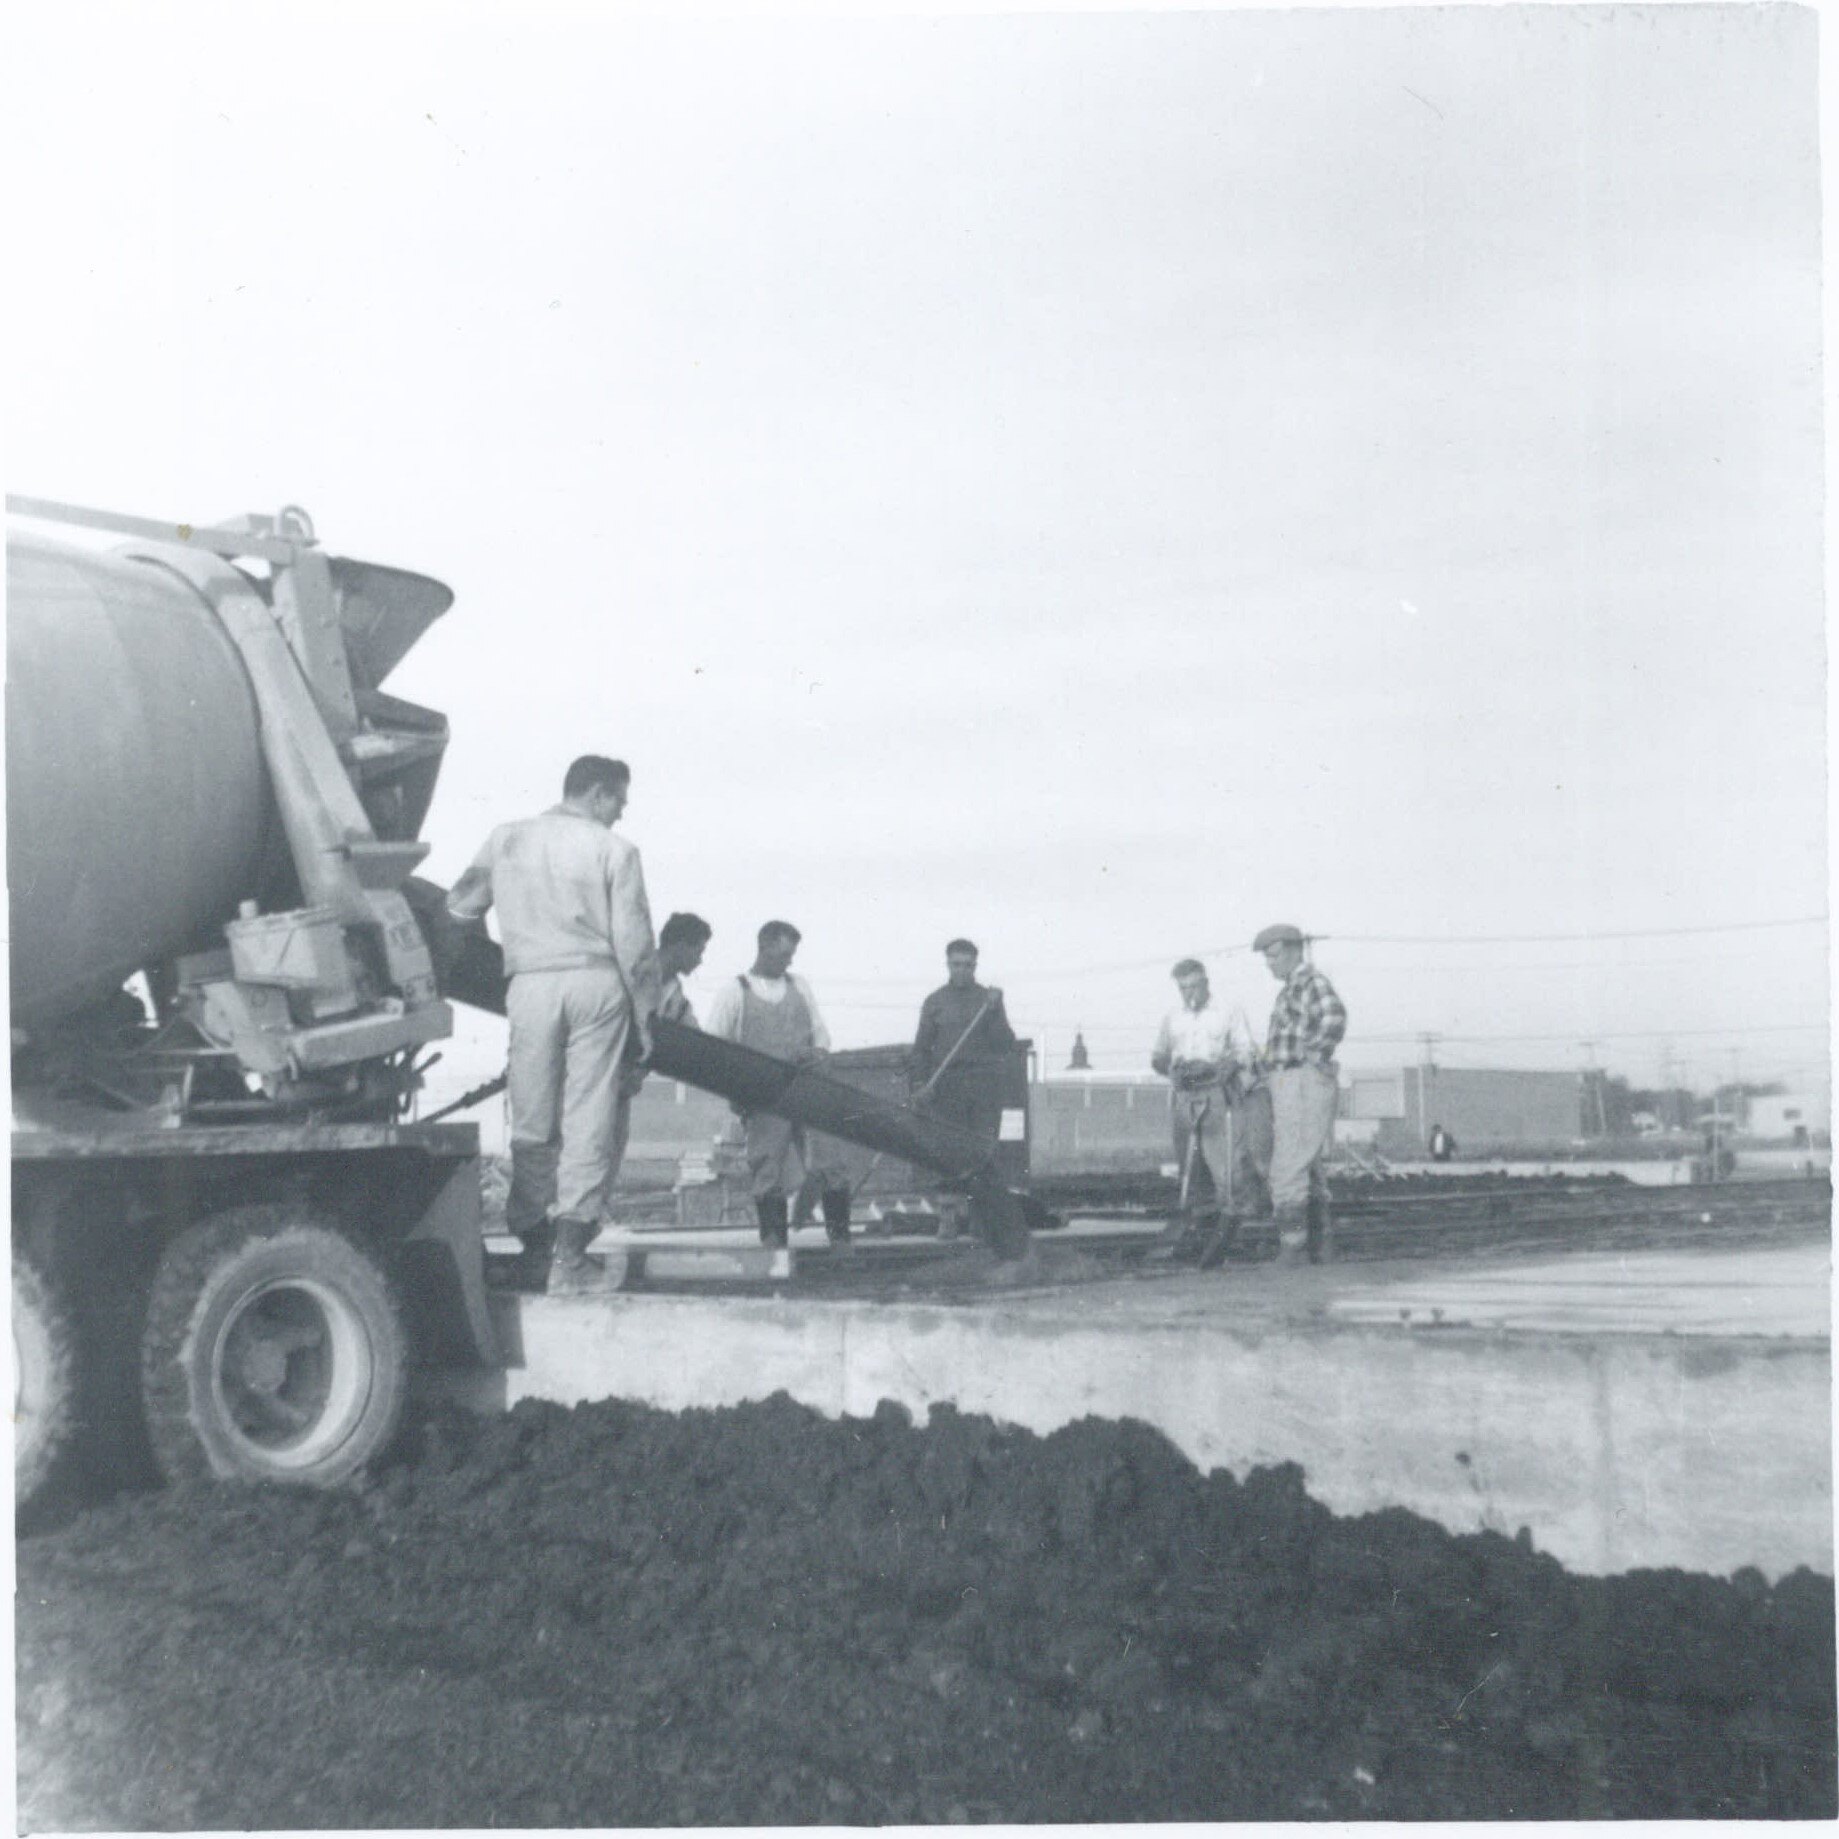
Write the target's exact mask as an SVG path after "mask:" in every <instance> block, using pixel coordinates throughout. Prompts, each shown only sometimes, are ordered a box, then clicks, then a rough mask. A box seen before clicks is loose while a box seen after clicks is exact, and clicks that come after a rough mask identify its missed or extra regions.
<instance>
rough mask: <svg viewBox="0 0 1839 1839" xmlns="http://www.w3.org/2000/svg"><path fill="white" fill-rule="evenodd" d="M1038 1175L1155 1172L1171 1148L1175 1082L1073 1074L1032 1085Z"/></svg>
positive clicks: (1031, 1111)
mask: <svg viewBox="0 0 1839 1839" xmlns="http://www.w3.org/2000/svg"><path fill="white" fill-rule="evenodd" d="M1028 1109H1029V1120H1028V1124H1029V1132H1030V1135H1031V1136H1032V1139H1033V1142H1032V1146H1031V1154H1030V1159H1029V1163H1030V1167H1031V1168H1032V1169H1033V1171H1034V1173H1035V1174H1037V1175H1057V1174H1071V1173H1074V1172H1078V1173H1081V1174H1091V1173H1096V1172H1104V1171H1119V1172H1124V1171H1138V1170H1148V1171H1151V1172H1153V1171H1155V1170H1156V1169H1159V1168H1160V1167H1161V1166H1162V1165H1163V1163H1165V1162H1167V1161H1168V1159H1169V1157H1170V1155H1171V1154H1172V1153H1173V1152H1172V1151H1171V1149H1170V1147H1169V1083H1168V1081H1167V1080H1166V1079H1164V1078H1162V1077H1161V1076H1160V1075H1158V1074H1155V1073H1094V1072H1090V1071H1087V1072H1079V1073H1073V1074H1071V1075H1070V1076H1069V1077H1067V1078H1064V1079H1044V1080H1041V1081H1039V1082H1038V1083H1037V1084H1035V1085H1033V1086H1030V1087H1029V1089H1028Z"/></svg>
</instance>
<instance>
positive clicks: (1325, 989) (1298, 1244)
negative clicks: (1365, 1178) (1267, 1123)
mask: <svg viewBox="0 0 1839 1839" xmlns="http://www.w3.org/2000/svg"><path fill="white" fill-rule="evenodd" d="M1304 942H1305V941H1304V939H1303V935H1302V933H1301V931H1299V930H1298V928H1296V927H1295V926H1266V927H1265V929H1264V930H1263V931H1262V932H1261V933H1259V934H1258V936H1257V937H1256V938H1255V939H1253V940H1252V950H1253V951H1255V952H1260V953H1262V954H1263V957H1264V962H1265V964H1266V966H1267V967H1268V968H1269V970H1270V973H1271V975H1272V976H1273V977H1275V978H1276V979H1277V981H1278V983H1279V984H1281V985H1282V986H1283V987H1282V988H1281V989H1280V990H1279V991H1278V992H1277V1001H1276V1002H1275V1004H1273V1005H1272V1008H1271V1029H1270V1034H1269V1036H1268V1037H1267V1039H1266V1042H1265V1051H1264V1057H1265V1064H1266V1066H1267V1067H1268V1068H1269V1073H1268V1078H1269V1082H1270V1089H1271V1125H1272V1136H1273V1142H1272V1148H1271V1207H1272V1210H1273V1212H1274V1213H1275V1214H1276V1216H1277V1259H1278V1262H1279V1263H1280V1264H1302V1263H1304V1262H1305V1261H1306V1262H1308V1263H1310V1264H1322V1263H1325V1262H1326V1261H1327V1260H1328V1259H1329V1258H1330V1257H1332V1256H1333V1250H1334V1246H1333V1239H1332V1236H1331V1232H1330V1225H1329V1218H1328V1177H1327V1176H1326V1175H1325V1174H1324V1173H1323V1170H1322V1162H1323V1159H1324V1157H1325V1156H1326V1155H1327V1153H1328V1146H1329V1144H1330V1143H1331V1142H1332V1141H1333V1140H1334V1129H1335V1099H1336V1095H1337V1094H1338V1092H1339V1091H1340V1084H1341V1081H1340V1070H1339V1068H1337V1067H1336V1065H1335V1049H1336V1048H1337V1047H1338V1046H1340V1044H1341V1037H1342V1036H1343V1035H1344V1034H1346V1032H1347V1011H1346V1009H1344V1008H1343V1007H1342V1006H1341V999H1340V997H1339V996H1337V995H1336V994H1335V987H1334V985H1333V984H1332V983H1330V982H1329V981H1328V979H1327V978H1326V977H1324V976H1323V975H1322V973H1321V972H1320V971H1318V970H1317V969H1316V968H1315V966H1314V965H1313V964H1311V963H1310V962H1309V960H1308V957H1307V954H1306V953H1305V951H1304V949H1303V947H1304Z"/></svg>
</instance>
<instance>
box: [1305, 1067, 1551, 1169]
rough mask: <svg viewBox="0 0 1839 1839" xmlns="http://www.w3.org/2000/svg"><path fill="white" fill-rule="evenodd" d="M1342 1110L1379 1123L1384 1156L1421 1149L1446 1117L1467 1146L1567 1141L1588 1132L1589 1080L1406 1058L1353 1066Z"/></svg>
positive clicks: (1377, 1141)
mask: <svg viewBox="0 0 1839 1839" xmlns="http://www.w3.org/2000/svg"><path fill="white" fill-rule="evenodd" d="M1341 1116H1342V1117H1343V1118H1344V1119H1347V1120H1349V1121H1350V1122H1355V1123H1361V1124H1363V1125H1369V1126H1374V1127H1375V1128H1374V1129H1373V1141H1374V1145H1375V1147H1376V1148H1377V1149H1378V1150H1379V1153H1380V1154H1381V1155H1383V1156H1395V1157H1405V1158H1409V1157H1413V1156H1422V1155H1423V1154H1424V1153H1425V1149H1426V1145H1427V1143H1428V1142H1429V1139H1430V1131H1431V1127H1432V1125H1434V1124H1441V1125H1442V1126H1443V1128H1444V1129H1445V1130H1447V1131H1448V1132H1449V1133H1450V1135H1451V1136H1453V1137H1454V1138H1455V1139H1456V1141H1457V1142H1458V1143H1459V1144H1460V1145H1461V1146H1462V1153H1463V1154H1465V1155H1468V1154H1483V1155H1488V1154H1497V1153H1499V1152H1501V1151H1503V1150H1508V1149H1515V1148H1536V1147H1539V1146H1541V1145H1551V1144H1569V1143H1573V1142H1575V1141H1576V1140H1577V1139H1578V1138H1579V1137H1580V1136H1583V1135H1584V1134H1585V1127H1584V1118H1583V1082H1582V1081H1581V1079H1580V1078H1579V1077H1578V1075H1577V1074H1576V1073H1563V1072H1551V1073H1547V1072H1534V1071H1528V1072H1521V1071H1517V1070H1511V1069H1488V1068H1477V1067H1466V1066H1462V1067H1456V1066H1407V1067H1403V1068H1401V1069H1400V1070H1399V1071H1398V1072H1396V1073H1355V1074H1353V1075H1352V1077H1351V1079H1350V1081H1349V1083H1348V1084H1347V1086H1346V1087H1345V1088H1344V1089H1343V1091H1342V1094H1341Z"/></svg>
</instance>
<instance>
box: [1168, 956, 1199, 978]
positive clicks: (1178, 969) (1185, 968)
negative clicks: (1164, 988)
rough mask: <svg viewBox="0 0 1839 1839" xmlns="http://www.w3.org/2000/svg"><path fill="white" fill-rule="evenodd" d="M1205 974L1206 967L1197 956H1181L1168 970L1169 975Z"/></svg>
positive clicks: (1196, 975)
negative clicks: (1170, 969) (1178, 961)
mask: <svg viewBox="0 0 1839 1839" xmlns="http://www.w3.org/2000/svg"><path fill="white" fill-rule="evenodd" d="M1206 974H1207V967H1206V965H1204V964H1203V963H1201V961H1200V960H1199V959H1198V958H1183V959H1182V960H1181V961H1180V963H1178V964H1177V965H1176V966H1175V968H1174V969H1173V970H1172V971H1170V972H1169V975H1170V976H1171V977H1204V976H1206Z"/></svg>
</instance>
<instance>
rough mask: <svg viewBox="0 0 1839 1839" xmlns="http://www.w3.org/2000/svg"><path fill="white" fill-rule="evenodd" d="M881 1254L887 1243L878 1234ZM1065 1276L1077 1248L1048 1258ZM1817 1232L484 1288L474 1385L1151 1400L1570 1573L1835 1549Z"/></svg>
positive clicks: (1169, 1425)
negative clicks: (902, 1281) (1037, 1271)
mask: <svg viewBox="0 0 1839 1839" xmlns="http://www.w3.org/2000/svg"><path fill="white" fill-rule="evenodd" d="M869 1255H872V1254H869ZM1042 1255H1043V1257H1044V1259H1045V1260H1046V1269H1047V1272H1048V1274H1049V1275H1050V1276H1051V1273H1052V1269H1053V1265H1054V1261H1055V1260H1056V1258H1058V1259H1062V1260H1071V1259H1074V1258H1076V1257H1077V1253H1076V1252H1075V1251H1073V1250H1071V1249H1070V1248H1069V1249H1068V1250H1067V1251H1065V1252H1061V1251H1059V1250H1058V1249H1057V1248H1048V1249H1047V1250H1045V1251H1044V1252H1043V1254H1042ZM1828 1295H1829V1250H1828V1247H1827V1245H1826V1243H1825V1242H1824V1241H1820V1242H1818V1243H1811V1242H1810V1243H1808V1244H1805V1245H1795V1246H1788V1247H1772V1248H1767V1249H1763V1248H1757V1249H1755V1250H1753V1251H1750V1252H1747V1253H1722V1252H1715V1253H1697V1254H1694V1253H1681V1252H1675V1251H1654V1252H1639V1253H1628V1254H1617V1255H1596V1256H1578V1257H1574V1258H1570V1259H1565V1260H1552V1259H1549V1258H1546V1259H1542V1260H1539V1261H1537V1262H1528V1263H1526V1264H1523V1265H1520V1266H1512V1265H1508V1264H1505V1263H1496V1264H1491V1265H1489V1266H1488V1267H1487V1268H1485V1269H1463V1268H1454V1267H1450V1266H1446V1265H1440V1264H1438V1263H1436V1262H1434V1261H1415V1262H1412V1263H1408V1264H1403V1263H1401V1264H1396V1265H1383V1264H1364V1265H1349V1266H1344V1267H1330V1268H1328V1269H1324V1270H1304V1271H1278V1270H1275V1269H1273V1268H1270V1267H1261V1266H1252V1267H1242V1268H1233V1269H1227V1270H1224V1271H1220V1272H1216V1273H1208V1274H1201V1273H1197V1272H1183V1273H1178V1274H1171V1275H1169V1276H1167V1277H1158V1278H1151V1279H1145V1278H1142V1277H1137V1278H1134V1279H1129V1278H1126V1279H1118V1280H1112V1281H1105V1282H1098V1283H1083V1284H1079V1285H1076V1286H1073V1287H1066V1288H1055V1287H1053V1286H1052V1285H1051V1283H1046V1284H1043V1286H1042V1287H1040V1288H1036V1289H1029V1290H1010V1291H1008V1292H1001V1291H996V1290H992V1291H990V1292H988V1293H986V1294H984V1295H981V1296H977V1297H974V1298H972V1299H969V1300H966V1301H963V1302H952V1303H936V1302H901V1301H894V1302H887V1301H861V1300H847V1301H844V1300H834V1301H833V1300H818V1299H812V1298H799V1297H794V1296H782V1297H777V1298H772V1297H735V1296H727V1297H712V1296H711V1297H703V1296H660V1295H645V1294H643V1293H639V1294H632V1295H619V1296H610V1297H603V1298H596V1299H588V1300H583V1299H567V1300H563V1299H551V1298H546V1297H521V1296H520V1297H507V1298H500V1299H498V1301H497V1304H496V1306H497V1308H498V1310H499V1311H500V1315H499V1321H500V1326H501V1328H502V1330H503V1332H504V1336H505V1340H506V1345H507V1346H508V1347H511V1348H513V1349H514V1350H515V1352H514V1355H513V1358H514V1360H515V1361H516V1364H514V1365H513V1366H512V1367H511V1368H510V1369H509V1370H508V1371H506V1372H503V1373H498V1374H493V1375H491V1376H489V1378H476V1379H474V1380H472V1381H470V1382H461V1384H462V1392H463V1395H464V1396H467V1397H468V1398H469V1399H470V1400H471V1401H472V1402H475V1403H478V1404H481V1405H485V1406H491V1405H498V1404H505V1403H510V1402H515V1400H517V1399H519V1398H524V1397H536V1398H546V1399H552V1400H555V1401H558V1402H560V1403H564V1404H567V1403H575V1402H580V1401H582V1400H587V1399H598V1398H609V1397H619V1398H630V1399H635V1400H643V1401H645V1402H648V1403H652V1404H656V1405H660V1406H664V1407H667V1408H673V1409H680V1408H683V1407H687V1406H694V1405H722V1404H734V1403H739V1402H741V1401H743V1400H746V1399H757V1398H764V1397H767V1396H769V1395H770V1394H772V1393H774V1392H778V1391H785V1392H789V1393H790V1394H791V1395H792V1396H793V1397H794V1398H796V1399H799V1400H801V1401H802V1402H804V1403H807V1404H809V1405H812V1406H814V1407H815V1408H817V1409H819V1410H821V1411H824V1412H826V1413H828V1414H830V1415H832V1416H836V1415H844V1414H849V1415H866V1414H868V1413H870V1412H872V1411H873V1410H874V1408H875V1406H876V1405H877V1404H878V1403H879V1402H880V1401H881V1400H883V1399H891V1400H894V1401H896V1402H898V1403H900V1404H902V1405H904V1406H906V1407H907V1408H908V1409H909V1410H911V1411H912V1412H913V1413H914V1414H915V1416H916V1417H921V1418H923V1417H924V1416H925V1414H926V1413H927V1412H928V1411H929V1410H930V1409H931V1408H932V1407H933V1406H934V1405H936V1404H940V1403H950V1404H952V1405H955V1406H957V1407H958V1408H959V1409H960V1410H964V1411H973V1412H983V1413H988V1414H989V1415H991V1416H992V1417H995V1418H998V1419H1001V1420H1003V1421H1005V1422H1008V1423H1013V1424H1018V1425H1022V1426H1024V1427H1026V1428H1029V1429H1032V1430H1036V1431H1040V1432H1046V1431H1050V1430H1053V1429H1055V1428H1057V1427H1058V1426H1060V1425H1062V1424H1066V1423H1069V1422H1071V1421H1073V1420H1075V1419H1078V1418H1081V1417H1086V1416H1098V1417H1106V1418H1125V1417H1129V1418H1140V1419H1143V1420H1145V1421H1147V1422H1149V1423H1151V1424H1154V1425H1156V1426H1157V1427H1158V1428H1160V1429H1161V1430H1162V1431H1163V1432H1164V1433H1165V1434H1166V1435H1167V1436H1168V1437H1169V1438H1170V1439H1171V1441H1173V1442H1174V1443H1175V1444H1176V1445H1177V1446H1178V1447H1179V1448H1181V1449H1182V1450H1183V1451H1184V1452H1185V1453H1186V1454H1187V1455H1188V1456H1189V1457H1190V1458H1191V1459H1192V1460H1193V1461H1194V1462H1195V1463H1196V1464H1197V1465H1198V1466H1200V1467H1201V1468H1203V1469H1210V1468H1216V1467H1224V1468H1228V1469H1231V1470H1232V1471H1233V1472H1234V1473H1235V1474H1240V1475H1242V1474H1244V1473H1245V1472H1246V1471H1247V1470H1249V1469H1251V1468H1253V1467H1257V1466H1261V1465H1266V1464H1272V1463H1280V1462H1294V1463H1297V1464H1300V1465H1301V1467H1302V1468H1303V1470H1304V1472H1305V1475H1306V1478H1307V1484H1308V1487H1309V1489H1310V1492H1311V1493H1312V1494H1314V1495H1315V1496H1316V1498H1317V1499H1319V1500H1321V1501H1322V1502H1324V1503H1325V1504H1326V1505H1327V1506H1329V1507H1331V1508H1332V1509H1334V1510H1335V1511H1336V1512H1338V1513H1344V1514H1346V1513H1361V1512H1367V1511H1372V1510H1375V1509H1379V1508H1383V1507H1405V1508H1408V1509H1410V1510H1412V1511H1413V1512H1417V1513H1421V1514H1424V1515H1426V1516H1428V1517H1430V1518H1433V1519H1435V1520H1438V1521H1440V1522H1441V1523H1442V1524H1444V1525H1446V1526H1448V1527H1450V1528H1451V1529H1452V1530H1456V1531H1474V1530H1479V1529H1482V1528H1492V1529H1494V1530H1496V1531H1500V1532H1503V1533H1508V1534H1513V1533H1516V1532H1518V1531H1520V1529H1522V1528H1525V1529H1527V1531H1528V1532H1529V1533H1530V1536H1531V1538H1532V1540H1533V1543H1534V1544H1535V1545H1536V1546H1537V1547H1538V1548H1540V1549H1541V1550H1544V1551H1548V1552H1550V1553H1552V1554H1553V1555H1554V1556H1556V1557H1557V1558H1559V1559H1560V1560H1561V1561H1563V1562H1564V1563H1565V1564H1566V1565H1568V1566H1570V1567H1571V1568H1573V1569H1576V1570H1580V1571H1589V1572H1599V1573H1600V1572H1611V1571H1620V1570H1626V1569H1631V1568H1636V1567H1643V1566H1660V1565H1678V1566H1681V1567H1683V1568H1686V1569H1691V1570H1703V1571H1711V1572H1714V1573H1728V1572H1730V1571H1732V1570H1735V1569H1737V1568H1738V1567H1740V1566H1744V1565H1753V1566H1755V1567H1757V1568H1758V1569H1760V1570H1762V1571H1763V1572H1765V1573H1766V1574H1768V1575H1769V1576H1771V1577H1774V1576H1778V1575H1780V1574H1781V1573H1783V1572H1785V1571H1787V1570H1790V1569H1792V1568H1793V1567H1795V1566H1796V1565H1807V1566H1810V1567H1812V1568H1814V1569H1817V1570H1820V1571H1823V1572H1827V1573H1830V1572H1831V1571H1832V1569H1833V1558H1832V1551H1833V1539H1832V1477H1831V1400H1830V1386H1831V1349H1830V1333H1829V1315H1828V1311H1829V1302H1828Z"/></svg>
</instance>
